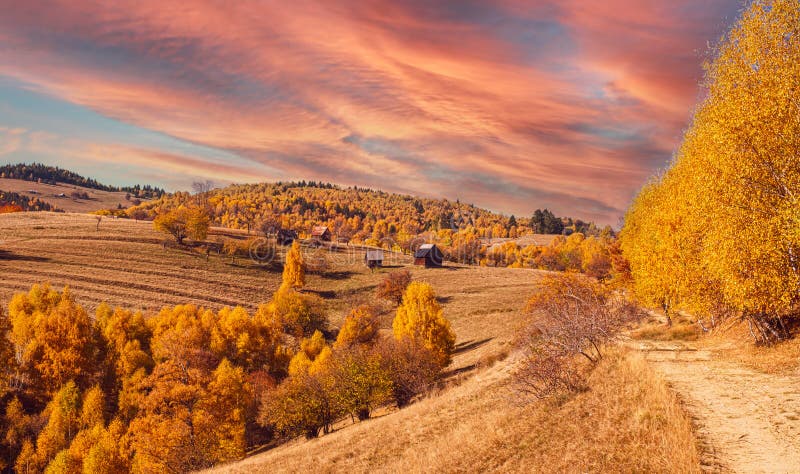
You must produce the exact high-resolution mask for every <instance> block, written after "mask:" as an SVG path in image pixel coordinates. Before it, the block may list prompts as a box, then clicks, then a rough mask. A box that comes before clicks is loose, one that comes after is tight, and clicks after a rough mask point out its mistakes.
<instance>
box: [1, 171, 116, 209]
mask: <svg viewBox="0 0 800 474" xmlns="http://www.w3.org/2000/svg"><path fill="white" fill-rule="evenodd" d="M0 189H1V190H3V191H9V192H13V193H17V194H22V195H24V196H28V197H31V198H33V197H35V198H38V199H39V200H40V201H44V202H47V203H48V204H51V205H53V206H55V207H57V208H58V209H61V210H63V211H66V212H92V211H97V210H100V209H116V208H117V205H119V204H122V205H123V206H124V207H129V206H131V205H132V204H131V203H130V201H127V200H126V199H125V193H123V192H109V191H99V190H97V189H90V188H84V187H81V186H74V185H72V184H61V183H59V184H42V183H37V182H35V181H24V180H21V179H8V178H0ZM30 191H36V193H31V192H30ZM75 191H79V192H81V193H83V192H85V193H86V194H88V195H89V199H73V198H72V197H70V194H71V193H73V192H75ZM59 194H64V195H65V196H66V197H63V196H59Z"/></svg>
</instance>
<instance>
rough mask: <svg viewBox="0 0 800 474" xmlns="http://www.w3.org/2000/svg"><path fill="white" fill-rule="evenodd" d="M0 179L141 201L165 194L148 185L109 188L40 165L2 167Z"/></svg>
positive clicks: (21, 164)
mask: <svg viewBox="0 0 800 474" xmlns="http://www.w3.org/2000/svg"><path fill="white" fill-rule="evenodd" d="M0 178H9V179H22V180H25V181H35V182H39V183H45V184H58V183H62V184H71V185H74V186H81V187H84V188H90V189H97V190H100V191H112V192H127V193H130V194H131V195H132V196H135V197H137V198H141V199H155V198H159V197H161V196H163V195H164V194H166V191H164V190H163V189H161V188H158V187H156V186H151V185H149V184H146V185H140V184H137V185H134V186H121V187H120V186H109V185H106V184H102V183H100V182H99V181H97V180H96V179H93V178H86V177H84V176H81V175H79V174H78V173H75V172H72V171H69V170H65V169H62V168H59V167H57V166H48V165H44V164H41V163H31V164H26V163H18V164H9V165H2V166H0Z"/></svg>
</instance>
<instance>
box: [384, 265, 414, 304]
mask: <svg viewBox="0 0 800 474" xmlns="http://www.w3.org/2000/svg"><path fill="white" fill-rule="evenodd" d="M410 283H411V272H410V271H408V270H405V269H404V270H395V271H393V272H390V273H389V274H388V275H386V276H385V277H384V278H383V280H381V282H380V284H378V289H377V290H376V291H377V294H378V297H379V298H383V299H386V300H389V301H391V302H393V303H395V304H398V305H399V304H400V303H402V301H403V293H405V291H406V288H407V287H408V285H409V284H410Z"/></svg>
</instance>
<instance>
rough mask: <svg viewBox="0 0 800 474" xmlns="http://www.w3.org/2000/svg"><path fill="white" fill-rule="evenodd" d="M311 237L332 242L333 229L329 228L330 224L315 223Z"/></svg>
mask: <svg viewBox="0 0 800 474" xmlns="http://www.w3.org/2000/svg"><path fill="white" fill-rule="evenodd" d="M311 238H312V239H314V240H320V241H322V242H330V241H331V231H330V229H328V226H325V225H315V226H314V228H313V229H311Z"/></svg>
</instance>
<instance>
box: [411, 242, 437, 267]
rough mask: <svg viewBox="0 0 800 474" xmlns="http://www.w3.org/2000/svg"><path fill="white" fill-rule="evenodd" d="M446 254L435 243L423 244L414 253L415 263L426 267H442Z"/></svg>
mask: <svg viewBox="0 0 800 474" xmlns="http://www.w3.org/2000/svg"><path fill="white" fill-rule="evenodd" d="M442 263H444V255H443V254H442V251H441V250H439V247H437V246H436V245H435V244H422V245H420V246H419V248H418V249H417V251H416V252H415V253H414V265H424V266H425V267H426V268H430V267H441V266H442Z"/></svg>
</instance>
